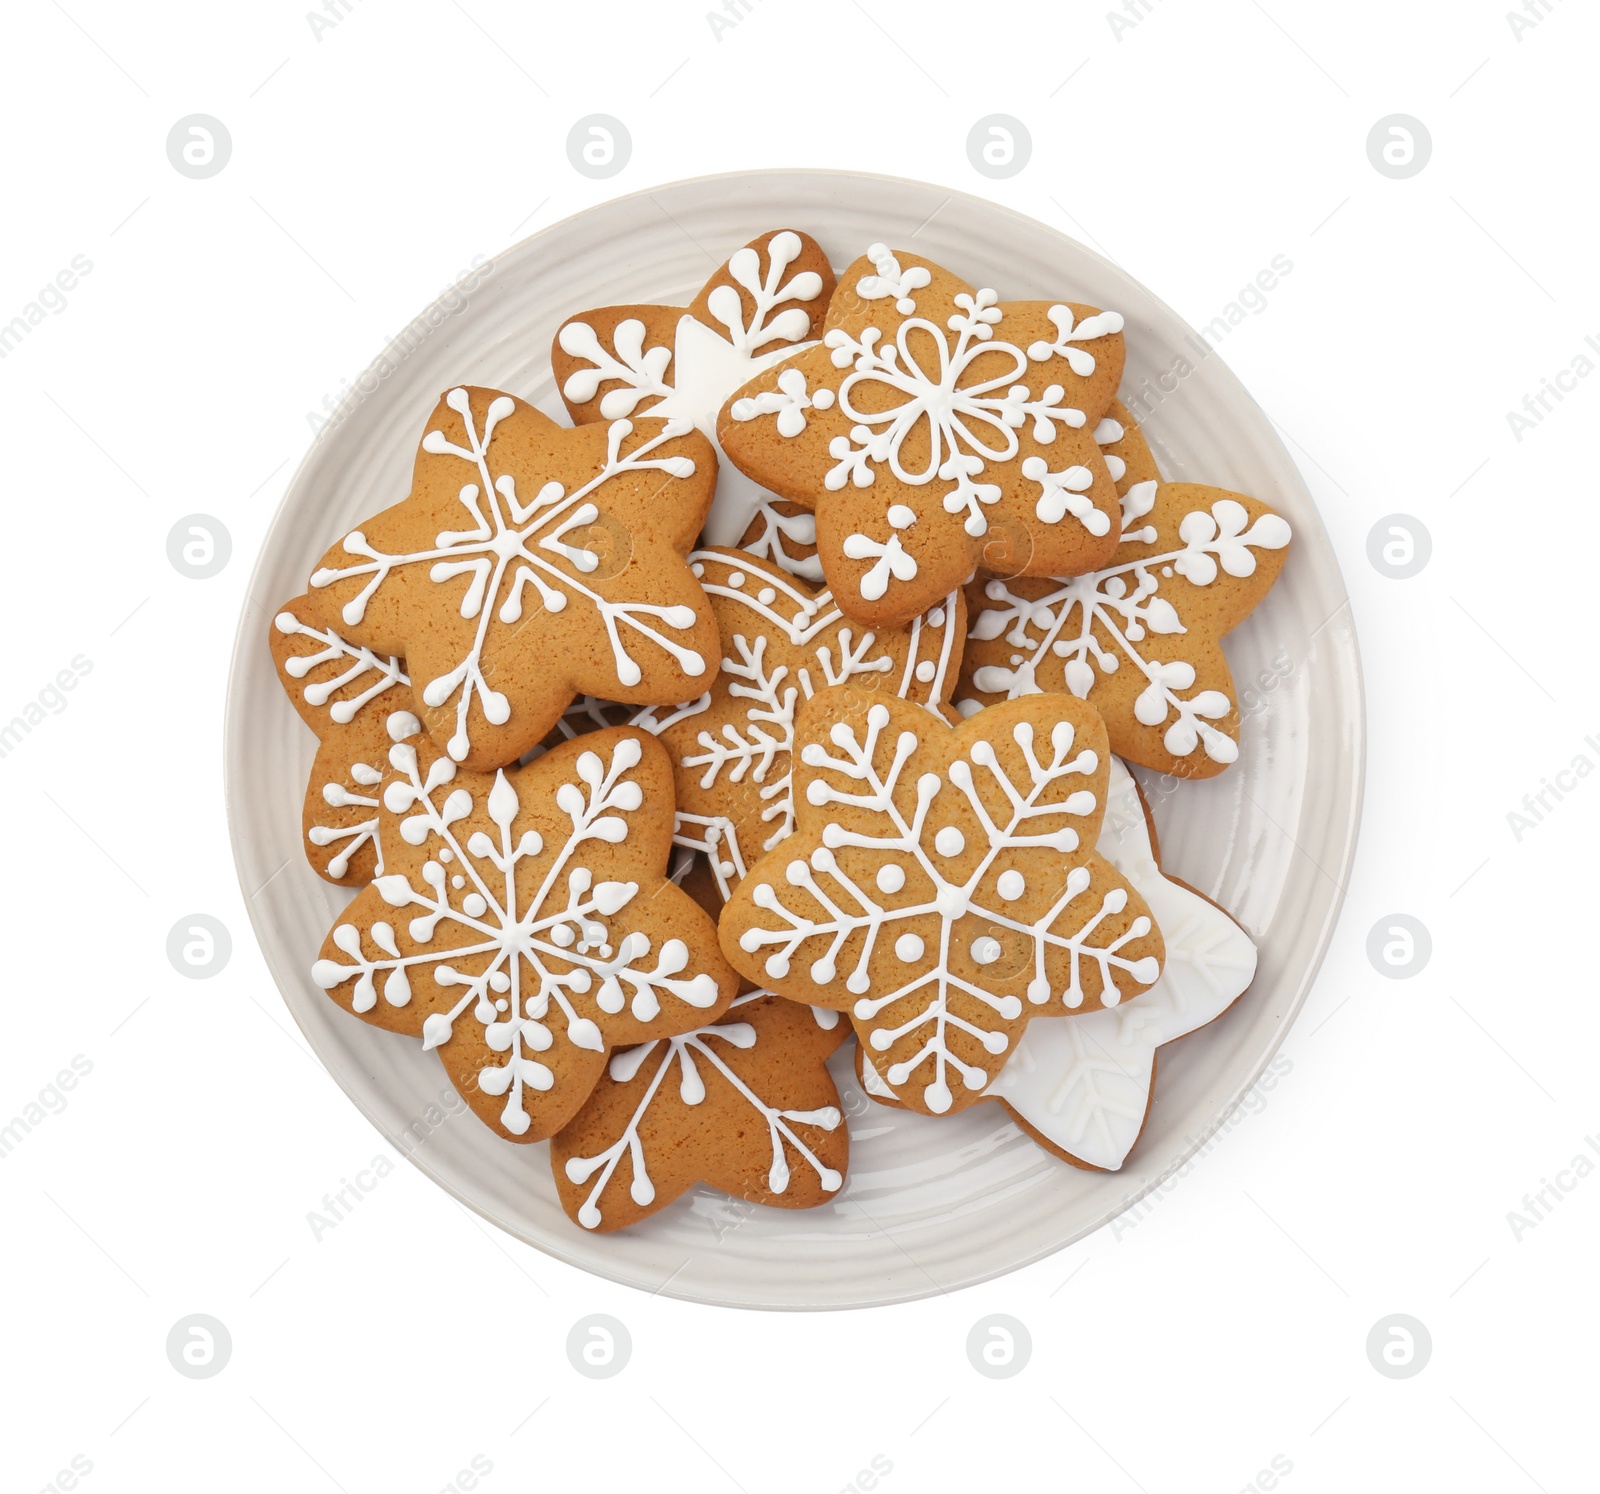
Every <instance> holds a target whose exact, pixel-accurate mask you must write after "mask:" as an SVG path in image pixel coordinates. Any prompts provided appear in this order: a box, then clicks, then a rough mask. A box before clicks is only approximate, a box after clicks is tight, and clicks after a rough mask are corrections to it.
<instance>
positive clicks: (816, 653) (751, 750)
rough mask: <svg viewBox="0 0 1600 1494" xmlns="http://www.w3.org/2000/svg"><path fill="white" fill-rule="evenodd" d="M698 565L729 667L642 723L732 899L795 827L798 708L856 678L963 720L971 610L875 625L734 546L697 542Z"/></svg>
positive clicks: (650, 712) (868, 687)
mask: <svg viewBox="0 0 1600 1494" xmlns="http://www.w3.org/2000/svg"><path fill="white" fill-rule="evenodd" d="M689 566H690V569H691V570H692V571H693V572H694V574H695V575H696V576H697V577H698V578H699V580H700V584H701V585H702V586H703V587H704V588H705V592H706V595H707V596H708V597H709V598H710V599H711V609H712V611H713V612H714V613H715V614H716V618H717V628H718V632H719V633H720V634H721V637H722V667H721V669H720V671H719V672H718V674H717V678H716V680H715V681H714V683H713V684H712V686H711V689H710V690H709V691H707V692H706V693H705V694H703V695H701V696H700V697H699V698H698V699H696V700H693V701H690V702H689V703H688V704H686V705H681V706H675V707H672V708H670V709H669V708H658V707H650V708H649V709H647V710H645V711H643V712H641V713H640V714H639V715H638V716H636V717H635V718H634V720H635V723H636V724H637V725H639V726H642V727H643V728H644V729H645V730H646V731H650V732H653V733H654V734H655V735H656V736H657V737H658V738H659V739H660V740H661V742H662V743H663V744H664V745H665V746H666V748H667V751H668V752H670V753H671V754H672V760H673V763H674V765H675V768H676V775H677V788H678V812H679V816H680V820H682V821H683V825H685V826H687V825H693V826H701V827H705V829H706V830H707V831H708V832H710V833H708V834H707V835H706V836H705V838H704V840H703V841H702V842H700V844H701V845H702V846H703V848H704V849H705V850H706V851H707V852H708V854H709V855H710V856H711V857H712V859H713V863H714V866H715V868H716V870H717V871H718V872H719V877H718V881H719V885H722V886H724V894H723V895H724V896H726V895H727V890H728V889H730V888H731V886H732V885H733V884H734V883H736V882H737V881H738V879H739V877H740V876H742V875H743V871H744V868H745V867H746V866H748V865H749V864H750V863H751V862H753V861H755V860H757V859H758V858H759V857H760V856H762V855H763V854H765V853H766V852H767V851H770V850H771V849H772V848H773V847H774V846H776V845H777V844H778V843H779V842H780V841H781V840H783V839H784V838H785V837H786V836H787V835H788V834H789V833H790V831H791V830H793V828H794V802H793V796H792V792H791V781H792V767H791V751H792V747H793V742H794V721H795V713H796V711H797V710H799V708H800V707H801V706H802V705H803V704H804V703H805V702H806V701H807V700H809V699H810V698H811V697H812V696H813V695H814V694H816V692H817V691H819V690H823V689H826V688H827V687H828V686H830V685H842V684H853V685H856V686H857V687H859V688H860V689H861V690H862V691H863V692H874V691H881V692H883V693H884V694H885V695H898V696H900V697H901V698H903V699H905V700H910V701H914V702H915V703H917V704H919V705H925V706H927V707H928V708H929V709H930V710H933V711H934V712H935V713H936V714H939V716H940V719H941V720H954V719H955V716H954V713H953V712H949V713H948V714H946V713H945V710H944V708H945V707H947V706H948V704H949V700H950V694H951V691H952V690H953V689H954V688H955V680H956V675H957V672H958V670H959V668H960V663H961V640H962V638H963V637H964V636H965V630H966V608H965V602H964V599H963V597H962V594H961V593H960V592H959V591H955V592H952V593H951V594H950V595H949V596H948V597H946V598H945V599H944V600H943V601H942V602H941V603H939V605H938V606H936V607H933V608H931V609H930V610H929V611H928V612H927V613H925V614H924V615H922V616H921V617H917V618H913V619H912V622H911V625H910V626H909V627H906V628H876V629H875V628H869V627H862V626H861V625H860V624H859V623H852V622H851V621H850V620H849V618H847V617H845V616H844V615H843V613H841V612H840V611H839V609H838V607H836V606H835V605H834V602H833V597H832V594H831V593H829V592H827V591H816V590H814V589H813V588H811V587H809V586H807V585H806V584H805V583H804V582H803V581H799V580H797V579H795V578H793V577H790V576H787V575H785V574H784V573H783V572H782V571H781V570H779V569H778V568H777V566H775V565H773V564H771V563H770V562H762V561H760V560H757V559H755V558H753V557H752V556H749V555H746V554H743V553H741V552H739V551H737V550H697V551H695V552H694V553H693V554H692V555H690V557H689ZM680 828H682V826H680Z"/></svg>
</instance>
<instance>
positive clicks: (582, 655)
mask: <svg viewBox="0 0 1600 1494" xmlns="http://www.w3.org/2000/svg"><path fill="white" fill-rule="evenodd" d="M1123 358H1124V347H1123V323H1122V318H1121V316H1120V315H1118V314H1117V313H1116V312H1115V311H1111V310H1102V309H1099V308H1096V307H1092V306H1084V305H1079V304H1076V303H1073V302H1069V301H1059V302H1058V301H1003V300H1001V299H999V296H998V294H997V293H996V292H995V291H994V290H992V289H988V288H979V287H975V286H973V285H970V284H968V283H967V282H966V281H964V280H962V279H961V278H960V277H959V276H958V275H957V274H956V273H955V272H954V271H953V270H951V269H947V268H945V267H943V266H941V265H938V264H935V263H933V262H931V261H929V260H926V259H923V258H920V257H918V256H917V255H914V254H910V253H906V252H903V251H899V250H891V249H889V248H887V247H885V246H884V245H882V244H874V245H872V246H871V247H870V248H868V250H867V252H866V254H865V255H863V256H862V257H861V258H860V259H858V260H856V261H855V262H854V263H852V264H850V265H848V266H847V267H846V268H845V269H844V270H843V271H842V272H840V273H839V274H838V275H837V276H835V274H834V271H833V269H832V268H831V267H830V265H829V262H828V259H827V257H826V255H825V254H824V253H823V252H822V250H821V248H820V246H819V245H818V244H817V243H816V242H815V241H814V240H813V239H811V238H809V237H808V236H807V235H805V234H803V233H798V232H795V231H793V230H790V229H780V230H777V231H774V232H771V233H767V234H763V235H762V236H761V237H760V238H758V239H756V240H754V241H753V242H752V243H750V244H748V245H746V246H745V247H743V248H741V249H738V250H737V251H736V252H734V253H733V254H732V255H731V256H730V258H729V259H728V261H727V262H726V263H725V264H724V265H723V266H722V267H721V269H719V270H718V271H717V273H716V274H715V275H713V276H712V277H711V279H710V280H709V281H708V282H707V283H706V285H705V287H704V288H703V289H702V290H701V292H700V294H699V295H698V296H697V297H695V299H694V300H693V301H692V302H691V303H690V304H689V305H688V306H657V305H632V306H612V307H606V308H603V309H600V310H589V311H580V312H578V313H577V314H576V315H574V316H573V317H571V318H570V319H569V320H568V321H567V322H565V323H564V324H563V325H562V326H561V327H560V328H559V330H558V331H557V332H556V334H555V338H554V344H553V347H552V351H551V359H552V363H553V366H554V371H555V376H556V381H557V385H558V387H559V389H560V391H561V395H562V398H563V400H564V402H565V405H566V409H567V412H568V414H569V415H570V417H571V420H572V424H571V425H570V426H568V425H563V424H559V423H558V422H556V421H555V420H552V419H551V418H549V417H548V416H546V415H545V414H543V413H541V412H540V411H539V410H537V409H535V408H534V407H533V406H531V405H530V404H528V403H526V402H525V401H524V400H522V399H520V398H518V397H517V396H516V395H515V394H511V393H505V392H502V391H499V390H494V389H481V388H470V387H458V388H453V389H450V390H448V391H447V392H446V393H445V394H444V396H443V397H442V398H441V399H440V401H439V404H438V406H437V408H436V409H435V410H434V411H433V413H432V414H431V416H429V417H428V418H427V420H426V423H425V424H424V426H423V429H422V432H421V441H420V446H419V449H418V452H417V456H416V466H415V469H414V475H413V478H412V484H411V491H410V493H409V494H408V495H407V496H405V497H403V498H402V499H401V500H400V501H399V502H397V503H396V504H395V505H394V506H393V507H391V508H388V509H385V510H384V511H383V512H381V513H378V514H375V515H373V516H372V517H371V518H369V519H367V520H366V521H365V522H363V523H362V524H360V525H359V526H358V527H357V528H355V529H353V530H351V531H350V532H349V533H348V534H346V535H344V536H343V537H342V538H340V539H338V540H337V541H336V542H335V543H334V544H333V546H332V547H331V548H330V549H329V550H328V552H327V554H326V555H325V556H324V557H323V560H322V562H321V564H320V565H319V566H318V567H317V568H316V570H315V571H314V572H313V573H312V574H311V576H310V577H309V578H308V582H307V586H306V590H305V592H304V594H303V595H301V596H298V597H296V598H294V599H293V600H292V601H289V602H287V603H286V604H285V605H284V606H283V608H282V609H281V610H280V611H279V613H278V614H277V616H276V617H275V619H274V622H273V626H272V630H271V646H272V650H273V656H274V659H275V661H276V664H277V667H278V672H279V677H280V679H281V680H282V682H283V685H284V688H285V689H286V690H287V692H288V694H289V696H290V699H291V700H292V701H293V702H294V705H295V708H296V710H298V711H299V713H300V715H301V716H302V717H303V718H304V720H305V721H306V723H307V724H308V725H309V726H310V727H311V729H312V730H313V731H314V732H315V733H316V734H317V737H318V740H319V746H318V750H317V754H316V758H315V762H314V764H313V767H312V772H311V780H310V784H309V786H308V789H307V794H306V801H305V810H304V817H303V829H304V841H305V850H306V855H307V857H308V858H309V860H310V863H311V865H312V867H313V868H314V869H315V870H316V871H317V873H318V874H319V875H321V876H323V877H324V878H326V879H327V880H329V881H331V882H335V883H338V884H340V885H342V886H347V887H350V888H352V889H355V890H356V895H355V897H354V899H353V901H352V902H351V903H350V904H349V906H348V907H347V908H346V909H345V911H344V913H343V914H342V915H341V916H340V917H339V919H338V920H337V922H336V923H335V925H334V927H333V928H332V929H331V930H330V932H329V934H328V937H327V940H326V942H325V943H324V945H323V948H322V950H321V953H320V956H319V957H318V958H317V959H316V961H315V963H314V964H313V965H312V967H311V974H312V978H313V979H314V980H315V981H316V983H317V984H318V985H319V986H321V987H322V988H323V989H324V990H325V991H326V992H327V994H328V995H329V997H330V998H331V999H332V1000H334V1001H335V1002H337V1003H338V1004H339V1005H340V1006H342V1007H344V1008H345V1009H346V1010H347V1011H349V1012H351V1013H352V1014H353V1015H355V1016H356V1017H359V1018H360V1019H361V1020H363V1021H366V1022H369V1023H372V1024H373V1025H375V1026H378V1027H382V1028H385V1029H387V1030H389V1031H391V1032H395V1033H399V1034H403V1035H405V1036H407V1037H410V1038H412V1039H420V1040H421V1042H422V1044H423V1046H424V1047H425V1048H431V1049H433V1050H435V1051H436V1052H437V1053H438V1055H439V1058H440V1060H441V1062H442V1063H443V1064H444V1066H445V1069H446V1071H447V1073H448V1074H449V1076H450V1079H451V1081H452V1082H453V1083H454V1084H455V1085H456V1087H457V1088H458V1089H459V1090H460V1092H461V1094H462V1096H463V1098H464V1099H465V1101H466V1102H467V1104H468V1105H469V1106H470V1107H471V1109H472V1110H473V1111H474V1112H475V1114H476V1115H477V1116H478V1117H479V1118H480V1119H481V1120H482V1122H483V1123H484V1124H485V1125H487V1126H489V1127H490V1128H491V1129H492V1130H494V1131H495V1132H497V1133H498V1134H499V1135H500V1136H502V1137H503V1138H505V1139H506V1140H507V1141H508V1142H536V1141H545V1140H548V1141H549V1142H550V1156H551V1163H552V1167H553V1170H554V1174H555V1180H556V1185H557V1188H558V1190H559V1192H560V1196H561V1198H562V1201H563V1204H564V1206H565V1208H566V1210H567V1212H568V1213H569V1214H570V1215H571V1217H572V1218H573V1220H574V1221H575V1222H576V1223H577V1224H578V1225H580V1226H581V1227H583V1228H585V1229H590V1230H601V1231H604V1230H611V1229H616V1228H619V1227H621V1226H624V1225H627V1224H631V1223H633V1222H635V1221H638V1220H640V1219H642V1218H644V1217H646V1216H648V1215H649V1214H651V1213H653V1212H655V1211H656V1210H658V1209H660V1208H663V1207H664V1206H666V1205H667V1204H669V1203H670V1202H671V1201H672V1200H673V1199H675V1198H677V1197H678V1196H679V1195H680V1194H682V1193H683V1192H684V1191H685V1190H687V1189H688V1188H690V1187H691V1186H693V1185H694V1184H696V1183H708V1184H711V1185H713V1186H715V1187H717V1188H720V1189H723V1190H725V1191H727V1192H729V1193H731V1194H734V1195H736V1196H738V1197H739V1198H741V1199H744V1200H747V1201H749V1202H752V1203H760V1204H770V1205H776V1206H781V1207H787V1208H804V1207H807V1206H811V1205H815V1204H818V1203H822V1202H824V1201H826V1200H827V1199H829V1198H832V1197H836V1196H837V1195H838V1193H839V1191H840V1189H841V1188H843V1187H844V1186H845V1180H846V1173H847V1166H848V1152H849V1134H848V1126H847V1125H846V1122H845V1117H844V1114H843V1111H842V1107H841V1104H840V1098H839V1093H838V1090H837V1088H836V1086H835V1082H834V1078H833V1076H832V1074H831V1073H830V1070H829V1060H830V1058H831V1057H832V1056H833V1055H834V1053H835V1052H836V1050H838V1049H839V1048H840V1047H841V1045H842V1044H844V1043H845V1042H847V1041H848V1040H849V1039H851V1038H852V1037H853V1038H854V1039H855V1043H856V1047H855V1055H854V1062H855V1065H856V1071H857V1076H858V1078H859V1081H860V1085H861V1088H862V1089H863V1090H864V1091H865V1093H866V1094H868V1095H869V1096H871V1097H872V1099H873V1100H875V1101H877V1102H880V1103H882V1104H885V1105H891V1106H899V1107H904V1108H906V1109H909V1110H913V1111H917V1112H919V1113H921V1114H923V1115H927V1116H946V1115H951V1114H954V1113H956V1112H957V1111H960V1110H963V1109H965V1108H966V1107H968V1106H970V1105H974V1104H977V1103H979V1102H981V1101H984V1100H995V1101H998V1102H999V1103H1000V1104H1002V1105H1004V1106H1005V1107H1006V1108H1007V1110H1008V1111H1009V1112H1010V1113H1011V1115H1012V1116H1013V1118H1014V1119H1015V1120H1016V1122H1017V1123H1018V1124H1019V1125H1020V1126H1022V1127H1023V1128H1024V1129H1025V1130H1026V1131H1027V1132H1028V1134H1029V1135H1031V1136H1032V1137H1033V1138H1034V1139H1035V1140H1036V1141H1038V1142H1039V1144H1040V1145H1041V1146H1044V1147H1046V1148H1048V1149H1049V1150H1050V1151H1052V1152H1053V1153H1055V1154H1056V1155H1057V1156H1059V1157H1061V1158H1062V1159H1063V1160H1064V1161H1066V1162H1069V1163H1073V1164H1075V1165H1077V1166H1081V1167H1093V1168H1115V1167H1118V1166H1120V1165H1121V1163H1122V1162H1123V1160H1124V1159H1125V1158H1126V1156H1127V1155H1128V1153H1129V1151H1130V1150H1131V1148H1132V1147H1133V1145H1134V1144H1135V1142H1136V1141H1137V1139H1138V1135H1139V1131H1140V1128H1141V1127H1142V1125H1143V1123H1144V1118H1145V1114H1146V1111H1147V1109H1148V1105H1149V1101H1150V1094H1151V1086H1152V1083H1153V1080H1154V1071H1155V1052H1156V1049H1157V1048H1158V1047H1159V1046H1160V1045H1161V1044H1163V1043H1166V1042H1169V1041H1171V1040H1172V1039H1173V1038H1176V1037H1180V1036H1182V1035H1183V1034H1184V1033H1186V1032H1189V1031H1192V1030H1193V1029H1195V1028H1196V1027H1199V1026H1201V1025H1203V1024H1204V1023H1206V1022H1209V1021H1211V1020H1212V1019H1213V1018H1215V1017H1216V1016H1218V1015H1219V1014H1220V1013H1221V1012H1222V1011H1223V1010H1224V1009H1225V1008H1226V1007H1227V1006H1228V1005H1230V1004H1231V1003H1232V1002H1233V1001H1234V1000H1235V999H1236V998H1237V997H1238V996H1239V995H1240V994H1241V993H1242V992H1243V991H1244V989H1245V988H1246V987H1247V986H1248V985H1249V983H1250V980H1251V978H1252V976H1253V973H1254V969H1255V954H1256V952H1255V947H1254V945H1253V944H1252V943H1251V941H1250V939H1249V938H1248V936H1247V935H1246V934H1245V933H1244V931H1243V930H1242V929H1240V928H1239V926H1238V925H1237V924H1236V923H1234V921H1233V920H1232V919H1231V918H1230V917H1229V916H1228V915H1227V914H1226V913H1225V912H1223V911H1222V910H1221V909H1219V908H1217V907H1215V906H1214V905H1213V904H1211V903H1210V902H1208V901H1207V900H1206V899H1205V898H1203V897H1201V896H1200V895H1199V894H1197V893H1195V892H1194V891H1192V890H1190V889H1189V888H1187V887H1185V886H1184V885H1183V884H1182V883H1181V882H1178V881H1177V880H1175V879H1173V878H1171V877H1168V876H1167V875H1166V874H1165V873H1163V871H1162V870H1161V867H1160V863H1159V858H1158V853H1157V848H1156V842H1155V837H1154V835H1153V833H1152V829H1151V826H1150V822H1149V817H1148V814H1147V811H1146V808H1145V806H1144V803H1143V801H1142V798H1141V795H1140V792H1139V789H1138V786H1137V784H1136V782H1135V780H1134V778H1133V776H1132V774H1131V773H1130V772H1129V770H1128V768H1127V766H1125V764H1135V765H1139V766H1142V767H1144V768H1148V769H1154V770H1157V771H1159V772H1161V773H1164V774H1169V775H1173V776H1175V777H1178V778H1185V779H1188V778H1204V777H1209V776H1211V775H1213V774H1216V773H1219V772H1222V771H1223V770H1224V769H1225V768H1226V767H1227V766H1228V765H1229V764H1230V763H1232V762H1233V761H1234V760H1235V759H1236V757H1237V756H1238V751H1239V733H1240V714H1239V710H1238V707H1237V704H1236V702H1235V698H1234V691H1233V685H1232V681H1231V678H1230V675H1229V671H1228V666H1227V662H1226V660H1225V659H1224V657H1223V653H1222V649H1221V645H1220V639H1221V638H1222V636H1223V634H1225V633H1226V632H1227V631H1228V630H1229V629H1230V628H1232V627H1233V626H1234V625H1235V624H1237V623H1238V622H1240V621H1241V620H1242V619H1243V618H1244V617H1245V615H1246V614H1247V613H1248V612H1249V611H1250V610H1251V608H1252V607H1254V606H1255V605H1256V603H1257V602H1258V601H1260V599H1261V598H1262V596H1263V595H1264V594H1265V593H1266V591H1267V589H1268V588H1269V587H1270V586H1271V585H1272V583H1273V581H1274V579H1275V578H1276V577H1277V574H1278V572H1279V570H1280V569H1281V568H1282V566H1283V563H1284V559H1285V557H1286V554H1287V547H1288V544H1289V526H1288V525H1287V523H1285V521H1284V520H1283V519H1282V518H1281V517H1280V516H1279V515H1277V514H1275V513H1274V512H1273V511H1272V510H1271V509H1270V508H1268V507H1267V506H1266V505H1265V504H1263V503H1261V502H1259V501H1258V500H1256V499H1254V498H1249V497H1244V496H1242V495H1240V494H1236V493H1230V492H1225V491H1223V490H1221V489H1217V488H1210V487H1204V486H1199V485H1196V484H1193V483H1168V482H1164V481H1163V480H1162V478H1161V474H1160V472H1159V471H1158V470H1157V466H1156V462H1155V460H1154V458H1153V456H1152V455H1151V452H1150V449H1149V447H1148V446H1147V445H1146V443H1145V441H1144V439H1143V437H1142V435H1141V433H1140V431H1139V429H1138V427H1137V425H1136V424H1135V423H1134V422H1133V420H1132V419H1131V418H1130V417H1129V416H1128V414H1127V411H1126V410H1125V409H1124V408H1123V407H1122V406H1121V405H1120V404H1118V402H1117V399H1116V392H1117V387H1118V383H1119V381H1120V379H1121V375H1122V368H1123ZM420 413H421V412H419V418H420ZM309 953H310V952H309V951H308V954H309Z"/></svg>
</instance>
